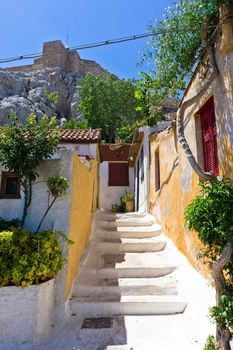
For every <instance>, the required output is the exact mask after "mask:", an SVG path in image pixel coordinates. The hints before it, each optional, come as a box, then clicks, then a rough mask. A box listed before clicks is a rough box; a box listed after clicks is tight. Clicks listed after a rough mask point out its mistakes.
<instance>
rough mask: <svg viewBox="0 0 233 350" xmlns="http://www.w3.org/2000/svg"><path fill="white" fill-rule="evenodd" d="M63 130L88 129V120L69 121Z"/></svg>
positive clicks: (63, 126)
mask: <svg viewBox="0 0 233 350" xmlns="http://www.w3.org/2000/svg"><path fill="white" fill-rule="evenodd" d="M61 128H62V129H88V122H87V120H76V119H74V118H72V119H68V120H67V121H66V122H65V123H64V124H63V125H62V126H61Z"/></svg>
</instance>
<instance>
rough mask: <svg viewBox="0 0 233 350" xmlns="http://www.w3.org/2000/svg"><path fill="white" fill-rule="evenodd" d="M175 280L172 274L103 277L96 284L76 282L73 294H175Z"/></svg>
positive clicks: (176, 290)
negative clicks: (151, 276) (144, 276)
mask: <svg viewBox="0 0 233 350" xmlns="http://www.w3.org/2000/svg"><path fill="white" fill-rule="evenodd" d="M177 293H178V288H177V280H176V279H175V278H174V277H173V276H164V277H158V278H119V279H103V280H99V281H98V285H89V284H76V285H74V288H73V296H87V295H89V296H110V295H112V296H117V297H120V296H122V295H176V294H177Z"/></svg>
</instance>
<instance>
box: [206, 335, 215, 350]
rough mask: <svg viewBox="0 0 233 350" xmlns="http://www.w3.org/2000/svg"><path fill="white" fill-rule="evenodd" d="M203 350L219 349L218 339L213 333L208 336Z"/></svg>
mask: <svg viewBox="0 0 233 350" xmlns="http://www.w3.org/2000/svg"><path fill="white" fill-rule="evenodd" d="M203 350H217V345H216V341H215V338H214V337H213V336H212V335H209V336H208V339H207V342H206V344H205V347H204V349H203Z"/></svg>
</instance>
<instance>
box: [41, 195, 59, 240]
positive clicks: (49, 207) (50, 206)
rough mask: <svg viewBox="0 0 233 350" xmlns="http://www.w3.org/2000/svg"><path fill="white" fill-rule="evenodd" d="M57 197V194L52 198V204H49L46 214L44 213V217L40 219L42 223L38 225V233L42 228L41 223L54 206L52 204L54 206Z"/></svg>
mask: <svg viewBox="0 0 233 350" xmlns="http://www.w3.org/2000/svg"><path fill="white" fill-rule="evenodd" d="M56 199H57V196H56V197H54V199H53V200H52V202H51V204H50V205H49V206H48V208H47V209H46V211H45V213H44V215H43V217H42V219H41V221H40V223H39V225H38V227H37V230H36V232H37V233H38V232H39V230H40V228H41V225H42V223H43V221H44V219H45V218H46V216H47V214H48V212H49V211H50V209H51V208H52V206H53V204H54V202H55V200H56Z"/></svg>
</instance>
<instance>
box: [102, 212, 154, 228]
mask: <svg viewBox="0 0 233 350" xmlns="http://www.w3.org/2000/svg"><path fill="white" fill-rule="evenodd" d="M154 222H155V218H154V217H153V216H152V215H150V214H146V215H145V216H142V217H129V216H122V217H120V218H117V219H113V218H108V219H106V220H103V219H100V218H98V220H97V221H96V227H97V228H98V229H100V228H101V229H105V230H109V229H113V228H116V227H138V226H150V225H153V224H154Z"/></svg>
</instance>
